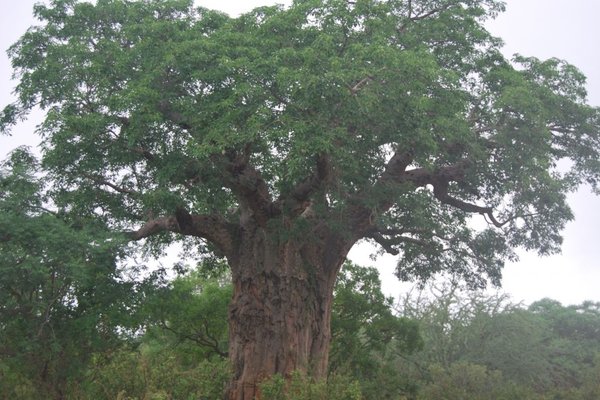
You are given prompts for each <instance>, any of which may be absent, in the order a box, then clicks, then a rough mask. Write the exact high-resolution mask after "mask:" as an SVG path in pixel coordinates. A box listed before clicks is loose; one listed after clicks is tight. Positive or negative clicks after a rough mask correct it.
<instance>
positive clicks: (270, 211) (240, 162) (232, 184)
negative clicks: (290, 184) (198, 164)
mask: <svg viewBox="0 0 600 400" xmlns="http://www.w3.org/2000/svg"><path fill="white" fill-rule="evenodd" d="M224 157H225V159H226V161H225V165H224V168H223V173H224V175H223V179H224V184H225V186H227V187H228V188H230V189H231V190H232V191H233V193H234V194H235V195H236V196H237V197H238V200H239V201H240V205H241V206H242V207H243V208H246V209H247V211H250V212H251V213H252V216H253V218H254V220H255V221H256V222H257V223H258V224H259V225H261V226H264V225H265V224H266V222H267V221H268V220H269V219H270V218H271V217H272V216H274V215H277V213H278V210H277V207H276V206H275V204H274V203H273V200H272V198H271V193H270V192H269V186H268V185H267V183H266V182H265V180H264V178H263V177H262V175H261V173H260V172H259V171H258V170H257V169H256V168H255V167H254V166H253V165H251V164H250V150H249V145H247V146H246V149H244V151H243V152H235V151H233V150H232V151H227V152H226V154H225V156H224Z"/></svg>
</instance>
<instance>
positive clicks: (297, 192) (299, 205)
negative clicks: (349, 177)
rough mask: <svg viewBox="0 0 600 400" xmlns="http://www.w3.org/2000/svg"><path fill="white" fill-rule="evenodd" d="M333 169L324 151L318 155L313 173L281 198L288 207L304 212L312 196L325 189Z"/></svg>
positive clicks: (299, 212) (300, 212)
mask: <svg viewBox="0 0 600 400" xmlns="http://www.w3.org/2000/svg"><path fill="white" fill-rule="evenodd" d="M332 176H333V169H332V165H331V158H330V156H329V154H325V153H322V154H320V155H319V156H318V157H317V163H316V166H315V170H314V171H313V173H312V174H311V175H310V176H309V177H307V178H306V179H304V180H303V181H302V182H300V183H299V184H297V185H296V187H294V189H293V190H292V191H291V193H290V194H289V195H288V197H287V198H285V199H284V198H280V200H284V201H285V202H286V203H287V207H288V208H289V209H291V210H295V211H297V214H302V213H303V212H304V210H305V208H306V206H305V205H308V204H309V202H308V201H309V200H310V198H311V197H312V196H313V195H314V194H315V193H316V192H317V191H319V190H321V189H323V188H324V187H325V186H326V185H327V184H328V183H329V182H330V181H331V179H332Z"/></svg>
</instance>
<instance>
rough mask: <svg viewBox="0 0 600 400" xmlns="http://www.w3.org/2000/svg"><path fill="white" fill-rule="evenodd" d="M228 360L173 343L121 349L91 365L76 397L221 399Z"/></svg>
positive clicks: (102, 399) (108, 399)
mask: <svg viewBox="0 0 600 400" xmlns="http://www.w3.org/2000/svg"><path fill="white" fill-rule="evenodd" d="M229 374H230V370H229V365H228V363H227V361H226V360H222V359H221V360H216V359H213V360H206V359H202V357H197V358H196V359H195V362H194V363H193V365H190V362H189V358H188V356H187V355H186V354H185V351H182V350H181V349H177V348H173V347H170V346H166V345H163V346H160V347H156V345H154V347H152V345H142V346H141V347H140V348H139V349H138V350H135V351H130V350H122V351H120V352H118V353H116V354H113V355H111V357H110V361H109V362H108V363H106V362H102V363H100V364H98V365H97V366H95V367H93V368H91V369H90V370H89V373H88V380H87V381H86V382H84V384H82V385H81V386H80V388H79V392H78V393H77V392H76V395H75V396H73V398H74V399H78V400H96V399H97V400H113V399H120V400H147V399H153V400H163V399H164V400H166V399H178V400H179V399H181V400H188V399H189V400H192V399H193V400H197V399H207V400H216V399H220V398H221V397H222V394H223V390H224V387H225V384H226V382H227V381H228V379H229Z"/></svg>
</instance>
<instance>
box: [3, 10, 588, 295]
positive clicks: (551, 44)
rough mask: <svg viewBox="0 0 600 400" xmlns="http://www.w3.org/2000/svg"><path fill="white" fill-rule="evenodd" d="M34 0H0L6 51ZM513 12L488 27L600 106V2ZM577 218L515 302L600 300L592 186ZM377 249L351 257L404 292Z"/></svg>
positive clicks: (513, 287) (26, 139)
mask: <svg viewBox="0 0 600 400" xmlns="http://www.w3.org/2000/svg"><path fill="white" fill-rule="evenodd" d="M35 2H36V1H34V0H19V1H14V0H0V5H1V6H2V7H1V8H2V11H3V12H2V13H1V14H0V49H1V50H5V49H7V48H8V47H9V46H10V45H11V44H12V43H14V42H15V41H16V40H17V39H18V38H19V37H20V36H21V35H22V34H23V33H24V32H25V30H26V29H27V28H28V27H29V26H30V25H31V24H32V23H34V22H35V21H34V20H33V18H32V16H31V11H32V6H33V4H34V3H35ZM276 3H289V2H286V1H273V0H197V4H198V5H202V6H205V7H208V8H216V9H220V10H222V11H225V12H227V13H229V14H232V15H237V14H239V13H240V12H245V11H248V10H251V9H252V8H254V7H257V6H261V5H271V4H276ZM506 3H507V11H506V12H505V13H504V14H502V15H500V16H499V17H498V19H497V20H496V21H493V22H491V23H490V24H489V26H488V27H489V29H490V30H491V32H492V33H494V34H495V35H496V36H499V37H501V38H503V39H504V41H505V44H506V45H505V48H504V49H505V54H507V55H508V56H510V55H512V54H513V53H520V54H523V55H527V56H536V57H539V58H548V57H558V58H561V59H565V60H567V61H568V62H570V63H572V64H574V65H576V66H577V67H579V68H580V69H581V70H582V71H583V72H584V74H585V75H586V76H587V77H588V94H589V102H590V104H592V105H595V106H600V23H599V22H598V18H599V17H600V0H507V1H506ZM11 73H12V72H11V68H10V65H9V61H8V58H7V57H6V54H5V53H4V52H2V53H1V54H0V107H4V105H6V104H8V103H9V102H10V101H11V96H10V93H11V92H12V90H13V88H14V85H15V82H14V81H11V80H10V76H11ZM40 119H41V116H40V115H39V114H37V115H36V114H34V115H33V116H32V118H31V120H30V121H28V122H25V123H22V124H20V125H19V126H18V127H17V128H16V129H15V130H14V133H13V136H12V137H6V136H0V160H1V159H4V157H5V155H6V153H7V152H9V151H10V150H11V149H13V148H15V147H16V146H18V145H23V144H25V145H30V146H35V145H36V144H37V143H38V142H39V139H38V138H37V137H36V136H34V135H33V133H32V132H33V130H34V127H35V124H36V123H37V122H39V121H40ZM569 201H570V204H571V206H572V208H573V210H574V212H575V218H576V220H575V221H574V222H572V223H570V224H569V225H568V226H567V228H566V230H565V232H564V238H565V241H564V245H563V253H562V255H559V256H554V257H547V258H539V257H537V256H536V255H535V254H522V256H521V261H520V262H519V263H516V264H512V265H508V266H507V267H506V268H505V270H504V279H503V290H505V291H506V292H508V293H510V294H511V295H512V297H513V299H514V300H515V301H525V302H527V303H530V302H532V301H535V300H538V299H541V298H543V297H550V298H553V299H556V300H559V301H561V302H562V303H564V304H575V303H581V302H582V301H584V300H594V301H600V261H599V260H600V242H599V240H598V238H599V236H600V199H599V198H597V197H594V196H593V195H591V194H590V192H589V190H587V189H585V188H584V189H582V190H580V192H578V193H576V194H574V195H572V196H570V197H569ZM369 254H370V250H369V249H368V248H366V247H365V246H357V247H356V248H355V249H353V250H352V252H351V254H350V257H351V258H352V259H353V260H354V261H355V262H358V263H361V264H363V265H366V264H371V265H377V266H378V267H379V268H380V270H381V272H382V280H383V284H384V289H385V291H386V292H387V293H388V294H390V295H398V294H399V292H400V291H401V290H402V287H406V286H403V285H400V284H399V283H398V281H397V280H396V279H395V278H394V277H393V276H392V274H391V272H392V271H393V269H394V266H395V262H396V260H395V258H394V257H391V256H384V257H380V258H379V259H378V260H377V261H376V262H373V261H372V260H370V258H369Z"/></svg>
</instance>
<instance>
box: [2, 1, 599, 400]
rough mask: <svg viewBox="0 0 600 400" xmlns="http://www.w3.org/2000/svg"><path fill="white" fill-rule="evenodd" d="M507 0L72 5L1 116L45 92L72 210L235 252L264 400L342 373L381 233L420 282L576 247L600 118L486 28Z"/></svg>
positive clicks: (54, 152) (252, 388)
mask: <svg viewBox="0 0 600 400" xmlns="http://www.w3.org/2000/svg"><path fill="white" fill-rule="evenodd" d="M502 8H503V5H502V3H501V2H500V1H495V0H411V1H396V0H389V1H375V0H358V1H352V2H350V1H345V0H327V1H321V0H297V1H295V2H294V3H293V5H292V6H291V7H289V8H287V9H284V8H281V7H268V8H259V9H256V10H254V11H253V12H250V13H248V14H246V15H242V16H241V17H239V18H236V19H232V18H228V17H227V16H225V15H223V14H220V13H217V12H213V11H209V10H206V9H202V8H194V7H193V3H192V2H191V1H185V0H168V1H161V2H158V1H139V2H125V1H120V0H103V1H98V2H96V3H95V4H90V3H79V2H77V1H75V0H54V1H52V2H51V5H50V6H43V5H38V6H36V8H35V14H36V16H37V17H38V18H39V20H40V25H39V26H38V27H34V28H32V29H31V30H29V31H28V32H27V33H26V34H25V35H23V37H22V38H21V39H20V40H19V41H18V42H17V43H16V44H15V45H14V46H13V47H12V48H11V50H10V54H11V57H12V62H13V66H14V67H15V69H16V74H17V76H18V77H19V79H20V83H19V85H18V87H17V93H18V96H19V97H18V100H17V101H16V102H15V103H14V104H11V105H9V106H7V107H6V108H5V109H4V111H3V113H2V115H1V116H0V121H1V122H2V128H1V129H2V131H7V130H8V129H9V127H10V126H11V125H12V124H13V123H14V122H15V121H17V120H18V119H19V118H24V117H25V115H26V113H27V112H28V110H30V109H31V108H32V107H34V106H40V107H41V108H42V109H44V110H46V119H45V121H44V123H43V124H42V125H41V126H40V128H39V131H40V134H42V136H43V137H44V143H43V146H44V161H43V165H44V167H45V168H47V170H48V172H49V173H50V174H51V176H52V179H53V180H54V182H55V190H54V194H53V195H54V199H55V201H56V202H57V204H59V205H60V206H63V207H69V209H71V210H73V211H74V212H76V213H78V214H80V215H82V216H85V217H86V218H88V217H89V218H95V219H97V220H99V221H101V222H102V223H103V224H105V225H106V226H109V227H110V228H111V229H112V230H113V231H114V232H117V233H118V232H121V233H122V232H126V236H127V237H128V238H129V239H130V240H132V241H135V240H142V239H148V240H146V243H147V244H148V245H150V246H154V248H155V249H159V248H160V246H161V245H162V244H165V243H168V242H171V241H173V240H175V239H176V238H180V237H184V238H187V239H188V242H189V243H191V244H196V245H197V246H198V247H199V248H200V249H201V250H205V251H209V252H213V253H215V254H216V255H218V256H221V257H225V258H226V259H227V262H228V264H229V265H230V267H231V271H232V281H233V300H232V303H231V308H230V314H229V335H230V340H229V351H228V352H229V356H230V360H231V362H232V365H233V369H234V376H233V379H232V382H231V385H230V390H229V395H228V396H229V398H230V399H251V398H253V397H254V396H255V394H256V387H257V383H258V382H259V381H260V380H261V379H263V378H264V377H266V376H270V375H272V374H274V373H281V374H283V375H286V376H287V375H289V374H290V372H291V371H292V370H295V369H300V370H310V371H311V373H312V374H314V375H315V376H317V377H318V376H323V375H324V374H325V371H326V370H327V362H328V359H327V354H328V345H329V339H330V316H331V304H332V298H333V296H332V294H333V287H334V282H335V278H336V275H337V273H338V272H339V269H340V267H341V266H342V264H343V262H344V260H345V256H346V254H347V253H348V251H349V250H350V248H351V247H352V246H353V245H354V244H355V243H356V242H357V241H359V240H361V239H365V238H366V239H368V240H372V241H374V242H376V243H378V244H379V245H380V246H381V248H382V249H383V250H384V251H387V252H389V253H392V254H399V255H401V257H400V259H399V263H398V270H397V273H398V276H399V277H400V278H401V279H413V278H421V279H426V278H428V277H430V276H431V275H432V274H434V273H436V272H439V271H449V272H450V273H452V274H455V275H458V276H461V277H462V278H464V279H466V281H467V282H468V283H469V284H470V285H471V286H483V285H484V284H485V282H486V279H489V280H491V281H492V282H493V283H496V284H497V283H499V278H500V271H501V268H502V266H503V262H504V260H506V259H510V258H514V257H515V256H514V253H513V251H512V249H513V248H515V247H523V248H525V249H529V250H536V251H538V252H539V253H540V254H550V253H553V252H556V251H558V249H559V246H560V243H561V237H560V230H561V228H562V227H564V224H565V223H566V222H567V221H568V220H569V219H571V218H572V215H571V212H570V210H569V207H568V206H567V204H566V203H565V195H566V193H568V192H569V191H571V190H573V189H575V188H576V187H577V185H579V184H580V183H582V182H588V183H590V184H592V186H593V187H594V188H597V186H596V184H597V181H598V174H599V171H600V165H599V162H598V159H599V158H600V157H599V154H598V149H599V143H598V127H599V125H600V118H599V112H598V110H597V109H595V108H592V107H589V106H587V105H586V103H585V102H586V98H585V96H586V94H585V89H584V82H585V78H584V77H583V75H582V74H581V73H580V72H579V71H578V70H577V69H576V68H574V67H573V66H571V65H569V64H567V63H566V62H563V61H560V60H556V59H550V60H547V61H541V60H537V59H534V58H526V57H516V58H515V59H514V60H513V63H511V62H509V61H507V60H506V59H505V58H504V57H503V56H502V55H501V53H500V51H499V45H500V41H499V40H498V39H496V38H493V37H492V36H490V34H489V33H488V32H487V31H486V30H485V29H484V28H483V26H482V22H483V21H484V20H485V19H487V18H490V17H493V16H494V15H496V14H497V13H498V12H500V11H501V10H502ZM564 160H569V162H563V161H564ZM559 162H561V167H562V166H564V169H560V170H559V169H557V164H558V163H559ZM472 215H480V218H481V220H483V219H485V221H487V226H485V228H483V229H474V228H473V224H469V221H470V220H471V216H472Z"/></svg>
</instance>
